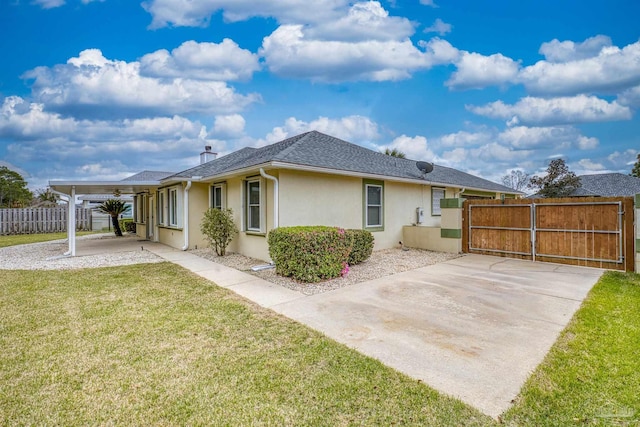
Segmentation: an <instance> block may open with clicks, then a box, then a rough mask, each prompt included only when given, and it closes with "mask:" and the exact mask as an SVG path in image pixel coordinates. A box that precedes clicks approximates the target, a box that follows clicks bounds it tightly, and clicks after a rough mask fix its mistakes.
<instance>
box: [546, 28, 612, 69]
mask: <svg viewBox="0 0 640 427" xmlns="http://www.w3.org/2000/svg"><path fill="white" fill-rule="evenodd" d="M609 46H611V38H610V37H607V36H603V35H597V36H595V37H590V38H588V39H586V40H585V41H583V42H582V43H575V42H573V41H571V40H565V41H563V42H561V41H560V40H558V39H553V40H551V41H550V42H546V43H542V45H541V46H540V53H541V54H543V55H544V57H545V58H546V60H547V61H549V62H552V63H559V62H570V61H576V60H580V59H587V58H593V57H596V56H598V54H599V53H600V51H601V50H602V49H603V48H605V47H609Z"/></svg>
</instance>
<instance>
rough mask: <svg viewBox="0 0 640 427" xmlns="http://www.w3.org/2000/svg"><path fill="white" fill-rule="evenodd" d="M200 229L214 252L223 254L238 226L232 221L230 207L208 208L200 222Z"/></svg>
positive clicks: (236, 232) (219, 254)
mask: <svg viewBox="0 0 640 427" xmlns="http://www.w3.org/2000/svg"><path fill="white" fill-rule="evenodd" d="M200 231H202V234H204V236H205V238H206V239H207V240H208V241H209V244H210V245H211V246H212V247H213V249H214V250H215V251H216V254H218V256H224V255H225V254H226V252H227V246H229V243H231V241H232V240H233V237H234V236H235V235H236V234H238V227H236V223H235V222H234V221H233V211H232V210H231V209H217V208H210V209H208V210H207V211H206V212H205V213H204V217H203V218H202V222H201V223H200Z"/></svg>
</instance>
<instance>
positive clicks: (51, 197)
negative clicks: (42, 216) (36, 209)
mask: <svg viewBox="0 0 640 427" xmlns="http://www.w3.org/2000/svg"><path fill="white" fill-rule="evenodd" d="M59 199H60V196H58V195H57V194H56V193H54V192H53V191H51V189H50V188H49V187H47V188H39V189H37V190H36V200H37V202H39V203H40V204H43V205H55V204H57V203H58V200H59Z"/></svg>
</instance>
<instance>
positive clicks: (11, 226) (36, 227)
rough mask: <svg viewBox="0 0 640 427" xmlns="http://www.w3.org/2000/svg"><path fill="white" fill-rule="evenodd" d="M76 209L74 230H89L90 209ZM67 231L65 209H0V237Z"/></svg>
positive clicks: (58, 207) (62, 207) (59, 207)
mask: <svg viewBox="0 0 640 427" xmlns="http://www.w3.org/2000/svg"><path fill="white" fill-rule="evenodd" d="M75 209H76V230H79V231H86V230H91V209H87V208H75ZM63 231H67V207H66V206H56V207H52V208H20V209H0V235H6V234H35V233H57V232H63Z"/></svg>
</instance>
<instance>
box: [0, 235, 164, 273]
mask: <svg viewBox="0 0 640 427" xmlns="http://www.w3.org/2000/svg"><path fill="white" fill-rule="evenodd" d="M110 238H113V237H111V235H110V236H109V237H105V236H104V235H88V236H80V237H78V238H77V240H83V239H110ZM68 249H69V245H68V243H67V240H66V239H62V240H51V241H48V242H40V243H29V244H26V245H17V246H8V247H6V248H0V270H72V269H77V268H90V267H91V268H92V267H111V266H116V265H132V264H144V263H156V262H162V261H164V260H163V259H162V258H160V257H159V256H157V255H155V254H153V253H151V252H149V251H140V250H136V251H125V252H114V253H104V254H100V255H85V256H75V257H69V256H64V255H62V254H63V253H65V252H66V251H67V250H68Z"/></svg>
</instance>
